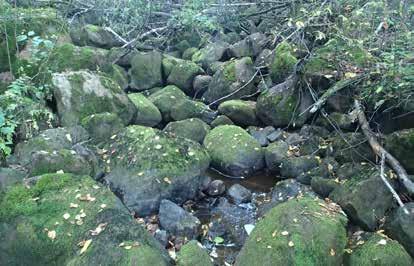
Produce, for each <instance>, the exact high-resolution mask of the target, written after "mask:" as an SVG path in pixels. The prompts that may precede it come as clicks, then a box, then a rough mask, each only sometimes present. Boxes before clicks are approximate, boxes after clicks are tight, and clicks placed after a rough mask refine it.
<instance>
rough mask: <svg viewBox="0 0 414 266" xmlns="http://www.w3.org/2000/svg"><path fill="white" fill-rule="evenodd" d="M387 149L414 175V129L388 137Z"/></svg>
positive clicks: (386, 141)
mask: <svg viewBox="0 0 414 266" xmlns="http://www.w3.org/2000/svg"><path fill="white" fill-rule="evenodd" d="M385 148H386V149H387V150H388V151H389V152H390V153H391V154H392V155H393V156H395V157H396V158H397V159H398V160H399V162H400V163H401V164H402V165H403V166H404V167H405V169H406V170H407V171H408V172H409V173H413V174H414V129H405V130H401V131H396V132H394V133H392V134H390V135H387V137H386V139H385Z"/></svg>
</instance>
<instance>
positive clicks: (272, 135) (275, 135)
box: [267, 128, 283, 142]
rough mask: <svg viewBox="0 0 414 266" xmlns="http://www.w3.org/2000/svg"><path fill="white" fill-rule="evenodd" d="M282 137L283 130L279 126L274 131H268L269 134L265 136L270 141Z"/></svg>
mask: <svg viewBox="0 0 414 266" xmlns="http://www.w3.org/2000/svg"><path fill="white" fill-rule="evenodd" d="M282 137H283V131H282V130H281V129H280V128H278V129H276V131H275V132H273V133H270V134H269V135H268V136H267V139H268V140H269V141H270V142H275V141H277V140H280V139H281V138H282Z"/></svg>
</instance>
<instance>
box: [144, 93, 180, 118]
mask: <svg viewBox="0 0 414 266" xmlns="http://www.w3.org/2000/svg"><path fill="white" fill-rule="evenodd" d="M148 99H149V100H150V101H151V102H152V103H153V104H154V105H155V106H157V108H158V110H159V111H160V112H161V114H162V118H163V120H164V121H166V122H169V121H171V115H172V114H171V110H172V108H173V106H174V105H176V104H178V103H180V102H181V101H184V100H185V99H187V96H186V95H185V93H184V92H183V91H182V90H180V89H179V88H178V87H177V86H174V85H169V86H166V87H164V88H163V89H162V90H159V91H157V92H155V93H153V94H151V95H150V96H149V97H148Z"/></svg>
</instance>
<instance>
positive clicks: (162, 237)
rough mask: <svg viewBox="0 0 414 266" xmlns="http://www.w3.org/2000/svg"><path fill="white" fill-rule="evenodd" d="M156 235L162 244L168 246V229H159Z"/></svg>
mask: <svg viewBox="0 0 414 266" xmlns="http://www.w3.org/2000/svg"><path fill="white" fill-rule="evenodd" d="M154 237H155V239H157V240H158V241H159V242H160V243H161V246H163V247H166V246H167V245H168V234H167V231H165V230H159V229H157V231H155V233H154Z"/></svg>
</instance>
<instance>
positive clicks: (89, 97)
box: [52, 71, 136, 126]
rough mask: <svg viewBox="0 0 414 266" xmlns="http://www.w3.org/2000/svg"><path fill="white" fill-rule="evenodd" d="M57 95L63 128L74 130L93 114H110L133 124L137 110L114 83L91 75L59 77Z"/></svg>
mask: <svg viewBox="0 0 414 266" xmlns="http://www.w3.org/2000/svg"><path fill="white" fill-rule="evenodd" d="M52 84H53V95H54V98H55V99H56V103H57V112H58V115H59V118H60V122H61V124H62V125H63V126H74V125H77V124H79V123H80V122H81V121H82V119H84V118H86V117H87V116H90V115H92V114H98V113H104V112H110V113H114V114H116V115H118V117H119V118H120V119H121V120H122V122H123V123H124V124H126V125H127V124H129V123H130V121H131V120H132V118H133V116H134V115H135V112H136V109H135V106H134V105H133V103H132V102H131V101H130V100H129V98H128V97H127V95H126V94H125V93H124V91H123V90H122V89H121V88H120V87H119V85H118V84H116V83H115V82H114V81H113V80H111V79H109V78H107V77H105V76H101V75H99V74H95V73H92V72H88V71H78V72H65V73H56V74H53V77H52Z"/></svg>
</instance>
